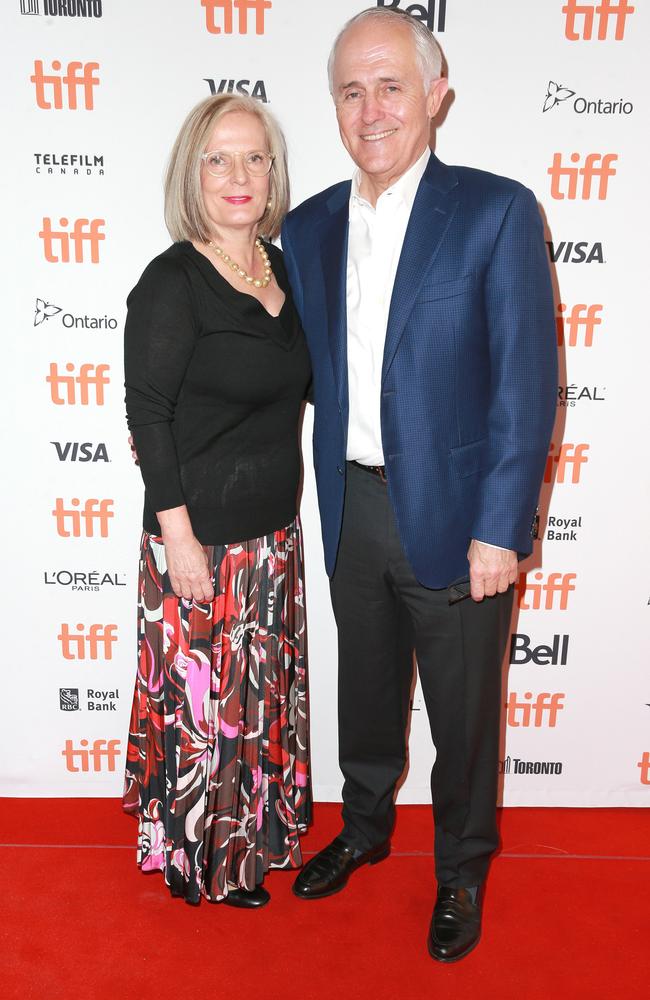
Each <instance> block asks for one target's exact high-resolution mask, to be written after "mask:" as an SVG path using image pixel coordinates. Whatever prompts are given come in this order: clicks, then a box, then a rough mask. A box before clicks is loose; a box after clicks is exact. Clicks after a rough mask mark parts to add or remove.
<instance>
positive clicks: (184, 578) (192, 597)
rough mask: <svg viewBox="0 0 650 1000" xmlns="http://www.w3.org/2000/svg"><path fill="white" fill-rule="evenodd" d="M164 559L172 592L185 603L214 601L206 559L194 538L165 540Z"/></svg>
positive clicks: (199, 544)
mask: <svg viewBox="0 0 650 1000" xmlns="http://www.w3.org/2000/svg"><path fill="white" fill-rule="evenodd" d="M163 542H164V544H165V558H166V560H167V572H168V573H169V582H170V583H171V585H172V590H173V591H174V593H175V594H176V596H177V597H184V598H185V600H187V601H198V602H199V603H206V602H209V601H212V600H214V589H213V587H212V580H211V579H210V572H209V569H208V559H207V556H206V554H205V552H204V551H203V547H202V546H201V543H200V542H199V541H197V539H196V538H194V537H191V538H184V539H176V538H175V539H171V540H170V539H169V538H165V535H164V533H163Z"/></svg>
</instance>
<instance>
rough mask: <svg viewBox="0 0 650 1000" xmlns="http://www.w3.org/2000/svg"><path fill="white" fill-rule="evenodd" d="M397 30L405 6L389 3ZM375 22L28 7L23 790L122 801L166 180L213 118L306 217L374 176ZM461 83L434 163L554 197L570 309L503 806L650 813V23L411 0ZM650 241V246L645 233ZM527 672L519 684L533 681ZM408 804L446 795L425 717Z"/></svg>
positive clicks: (18, 41)
mask: <svg viewBox="0 0 650 1000" xmlns="http://www.w3.org/2000/svg"><path fill="white" fill-rule="evenodd" d="M379 5H380V6H381V3H380V4H379ZM365 6H367V2H365V0H356V2H355V0H104V2H100V0H4V2H3V4H2V10H1V13H0V26H1V34H0V37H2V43H3V49H4V51H3V66H4V84H3V89H4V101H3V102H2V103H3V110H2V124H3V127H2V135H3V138H4V151H3V155H2V162H1V165H0V170H1V172H2V175H3V181H4V187H3V195H4V208H3V213H2V219H3V233H2V241H1V247H2V257H3V260H2V277H3V281H4V283H5V290H4V292H3V296H2V301H3V302H4V306H3V320H4V322H3V345H2V371H3V392H2V397H1V398H2V408H3V414H2V431H3V435H4V444H3V449H2V455H3V473H4V474H3V483H4V485H3V488H2V491H1V494H2V527H3V544H2V548H3V556H4V559H3V566H4V568H3V573H2V597H1V601H2V632H3V635H4V640H3V654H4V655H3V663H2V690H3V698H2V707H3V711H2V716H3V718H2V726H1V736H0V739H1V741H2V753H1V755H0V794H4V795H9V796H12V795H16V796H29V795H33V796H47V795H55V796H64V795H69V796H93V795H117V794H119V793H120V791H121V781H122V776H121V772H122V768H123V759H124V749H125V744H126V734H127V723H128V714H129V708H130V700H131V694H132V686H133V679H134V671H135V599H136V590H135V584H136V569H137V555H138V544H139V535H140V511H141V483H140V477H139V473H138V471H137V469H135V468H134V466H133V465H132V463H131V458H130V454H129V450H128V447H127V443H126V436H127V432H126V426H125V420H124V416H123V376H122V360H121V354H122V329H123V323H124V315H125V299H126V295H127V293H128V291H129V289H130V288H131V287H132V286H133V284H134V283H135V281H136V280H137V278H138V276H139V274H140V273H141V271H142V269H143V267H144V266H145V264H146V263H147V262H148V260H149V259H150V258H151V257H153V256H155V255H156V254H157V253H159V252H160V251H161V250H162V249H164V248H165V246H167V245H168V243H169V239H168V236H167V233H166V231H165V229H164V225H163V221H162V191H161V179H162V175H163V171H164V166H165V162H166V158H167V155H168V153H169V150H170V148H171V145H172V142H173V139H174V137H175V134H176V132H177V129H178V127H179V125H180V123H181V121H182V119H183V118H184V116H185V114H186V113H187V111H188V110H189V108H190V107H191V106H192V105H193V104H194V103H196V102H197V101H198V100H200V99H201V98H203V97H205V96H207V95H209V94H210V93H219V92H222V91H228V90H233V89H234V90H235V91H239V92H242V93H249V94H252V95H253V96H254V97H256V98H258V99H259V100H260V101H265V102H267V103H268V104H269V107H270V108H271V109H272V110H273V111H274V112H275V114H276V115H277V116H278V118H279V119H280V122H281V123H282V125H283V127H284V129H285V131H286V134H287V138H288V143H289V150H290V157H291V176H292V182H293V202H294V204H297V203H298V202H299V201H301V200H302V199H304V198H305V197H307V196H308V195H310V194H312V193H314V192H315V191H317V190H319V189H321V188H323V187H326V186H328V185H329V184H332V183H333V182H335V181H337V180H340V179H342V178H345V177H347V176H349V175H350V172H351V164H350V161H349V160H348V158H347V154H345V153H344V151H343V149H342V147H341V145H340V142H339V138H338V132H337V129H336V123H335V117H334V111H333V108H332V104H331V100H330V97H329V95H328V91H327V83H326V75H325V64H326V59H327V54H328V51H329V46H330V44H331V42H332V39H333V37H334V35H335V34H336V32H337V30H338V28H339V27H340V25H341V24H342V23H343V21H344V20H346V19H347V18H348V17H349V16H351V15H352V14H354V13H356V12H357V11H359V10H361V9H362V8H363V7H365ZM384 6H393V7H401V9H404V10H407V11H408V12H409V13H410V14H411V15H412V16H413V17H417V18H420V19H422V20H424V21H425V22H426V23H427V24H428V26H429V27H430V28H431V29H432V30H433V31H434V32H435V33H436V34H437V36H438V38H439V39H440V42H441V44H442V46H443V49H444V51H445V54H446V57H447V60H448V64H449V77H450V82H451V87H452V92H453V93H452V100H451V101H450V102H449V103H448V105H447V106H446V109H445V114H444V115H443V116H442V119H443V120H441V121H440V122H439V123H438V128H437V134H436V149H437V152H438V155H439V156H440V157H441V158H442V159H443V160H445V161H446V162H450V163H465V164H469V165H473V166H478V167H482V168H483V169H487V170H492V171H494V172H496V173H501V174H507V175H509V176H512V177H516V178H518V179H519V180H521V181H523V182H524V183H525V184H527V185H528V186H530V187H531V188H532V189H533V190H534V191H535V192H536V194H537V197H538V199H539V202H540V210H541V211H542V212H543V214H544V216H545V220H546V224H547V239H548V250H549V258H550V260H551V262H552V267H553V273H554V280H555V283H556V292H557V330H558V350H559V356H560V371H561V376H560V385H559V387H558V409H557V427H556V432H555V435H554V438H553V444H552V446H551V449H550V451H549V456H548V464H547V474H546V481H545V485H544V504H545V506H544V518H543V529H544V531H543V539H542V540H541V542H540V544H539V546H538V549H537V550H536V552H535V555H534V558H532V559H531V560H529V561H528V562H527V563H526V564H525V565H524V566H522V572H521V575H520V577H519V582H518V586H517V596H518V601H517V603H518V617H517V618H516V620H514V621H513V635H512V642H511V647H510V649H509V651H508V656H507V660H508V663H506V664H504V672H507V680H506V690H507V694H504V716H503V754H502V757H503V759H502V763H501V767H502V771H503V779H504V780H503V801H504V803H505V804H510V805H567V806H568V805H584V806H594V805H596V806H606V805H610V806H611V805H621V806H623V805H630V806H636V805H638V806H642V805H648V804H650V705H649V704H648V703H649V702H650V677H649V672H648V650H649V643H648V616H649V615H650V607H648V599H649V596H650V575H649V571H648V566H649V565H650V559H649V556H650V545H649V542H648V536H649V534H650V531H649V527H648V514H649V506H648V476H649V472H648V467H649V466H648V460H647V439H648V420H647V412H648V405H647V400H648V395H649V390H648V386H647V382H648V368H649V362H650V348H649V347H648V341H647V312H648V310H647V286H648V281H649V277H648V264H647V247H646V244H647V238H648V228H647V221H648V220H647V214H646V213H647V204H648V196H647V186H648V180H647V164H648V149H647V145H646V143H647V135H648V130H647V115H648V93H649V92H650V91H649V83H650V74H649V71H648V58H647V39H648V37H650V31H649V25H648V10H647V8H648V4H647V2H646V0H635V2H634V3H632V2H625V0H602V2H596V0H584V2H576V0H566V2H563V0H543V2H538V0H490V2H487V0H447V2H444V0H428V2H425V3H422V4H410V3H408V2H407V0H401V2H395V0H386V2H385V3H384ZM644 222H645V224H644ZM310 422H311V417H310V415H309V414H308V415H307V419H306V421H305V428H304V454H305V490H304V498H303V504H302V514H303V521H304V527H305V532H306V538H307V576H308V616H309V628H310V668H311V692H312V697H311V705H312V735H313V773H314V781H315V793H316V797H317V798H320V799H333V798H337V797H338V794H339V787H340V779H339V772H338V767H337V763H336V756H337V754H336V714H335V698H336V691H335V685H336V680H335V678H336V653H335V646H336V643H335V631H334V625H333V620H332V615H331V610H330V605H329V596H328V587H327V581H326V577H325V574H324V571H323V566H322V558H321V548H320V531H319V526H318V514H317V508H316V501H315V492H314V485H313V476H312V469H311V455H310V432H311V427H310ZM508 667H509V670H508ZM413 707H414V712H413V717H412V725H411V737H410V740H411V742H410V746H411V758H410V772H409V775H408V779H407V781H406V783H405V785H404V787H403V788H402V790H401V793H400V801H402V802H423V801H427V800H428V797H429V791H428V777H429V768H430V766H431V762H432V758H433V748H432V747H431V743H430V738H429V735H428V730H427V722H426V715H425V712H424V708H423V705H422V703H421V699H420V696H419V692H418V691H416V693H415V697H414V705H413Z"/></svg>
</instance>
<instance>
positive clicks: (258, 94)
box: [203, 76, 269, 104]
mask: <svg viewBox="0 0 650 1000" xmlns="http://www.w3.org/2000/svg"><path fill="white" fill-rule="evenodd" d="M203 79H204V80H205V82H206V83H207V85H208V87H209V88H210V93H211V94H243V95H244V96H245V97H254V98H255V99H256V100H258V101H261V102H262V104H268V103H269V99H268V97H267V96H266V84H265V83H264V80H234V79H233V80H217V79H216V78H212V77H208V76H204V77H203Z"/></svg>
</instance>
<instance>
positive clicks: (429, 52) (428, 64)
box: [327, 7, 442, 95]
mask: <svg viewBox="0 0 650 1000" xmlns="http://www.w3.org/2000/svg"><path fill="white" fill-rule="evenodd" d="M361 21H385V22H386V23H387V24H394V25H398V24H403V25H404V26H405V27H407V28H408V29H409V31H410V32H411V34H412V35H413V44H414V45H415V58H416V60H417V63H418V66H419V69H420V72H421V73H422V80H423V83H424V89H425V91H428V89H429V87H430V86H431V83H432V82H433V80H437V79H438V78H439V77H440V76H441V75H442V51H441V49H440V46H439V45H438V43H437V41H436V39H435V38H434V36H433V35H432V34H431V32H430V31H429V29H428V28H427V26H426V25H425V24H423V22H422V21H419V20H417V18H415V17H413V16H412V15H411V14H407V13H406V12H405V11H403V10H394V9H392V8H390V7H368V8H366V10H362V11H361V13H360V14H355V15H354V17H351V18H350V20H349V21H346V22H345V24H344V25H343V27H342V28H341V30H340V31H339V33H338V35H337V36H336V38H335V39H334V44H333V45H332V49H331V52H330V55H329V59H328V60H327V77H328V80H329V85H330V94H332V95H333V94H334V61H335V59H336V50H337V49H338V46H339V43H340V41H341V39H342V38H343V35H345V33H346V32H347V31H348V30H349V29H350V28H351V27H352V26H353V25H355V24H358V23H360V22H361Z"/></svg>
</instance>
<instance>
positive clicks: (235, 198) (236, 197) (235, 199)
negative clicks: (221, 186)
mask: <svg viewBox="0 0 650 1000" xmlns="http://www.w3.org/2000/svg"><path fill="white" fill-rule="evenodd" d="M252 200H253V199H252V197H251V195H249V194H233V195H231V196H230V197H229V198H224V201H227V202H229V203H230V204H231V205H245V204H246V202H247V201H252Z"/></svg>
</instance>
